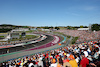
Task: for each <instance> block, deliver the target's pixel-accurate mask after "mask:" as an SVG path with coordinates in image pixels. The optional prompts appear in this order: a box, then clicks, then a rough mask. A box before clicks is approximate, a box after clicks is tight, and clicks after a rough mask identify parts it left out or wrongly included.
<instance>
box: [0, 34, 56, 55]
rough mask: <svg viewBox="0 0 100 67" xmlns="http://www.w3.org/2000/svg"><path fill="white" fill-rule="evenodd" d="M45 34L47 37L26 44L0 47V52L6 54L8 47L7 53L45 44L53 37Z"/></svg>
mask: <svg viewBox="0 0 100 67" xmlns="http://www.w3.org/2000/svg"><path fill="white" fill-rule="evenodd" d="M46 36H47V38H46V39H45V40H43V41H40V42H37V43H34V44H28V45H25V46H17V47H12V48H5V49H0V54H6V53H7V50H8V49H9V53H11V52H16V51H21V50H25V49H29V48H33V47H37V46H40V45H43V44H46V43H48V42H50V41H52V40H53V39H54V38H53V36H50V35H46Z"/></svg>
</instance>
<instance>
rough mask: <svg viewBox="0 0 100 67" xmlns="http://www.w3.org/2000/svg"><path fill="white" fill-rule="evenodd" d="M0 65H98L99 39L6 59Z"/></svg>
mask: <svg viewBox="0 0 100 67" xmlns="http://www.w3.org/2000/svg"><path fill="white" fill-rule="evenodd" d="M0 66H1V67H100V40H98V41H90V42H84V43H81V44H74V45H68V46H64V47H61V48H58V49H54V50H49V51H46V52H41V53H37V54H34V55H30V56H26V57H22V58H18V59H14V60H10V61H6V62H3V63H1V64H0Z"/></svg>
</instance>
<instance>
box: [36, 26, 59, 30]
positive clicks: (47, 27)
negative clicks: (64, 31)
mask: <svg viewBox="0 0 100 67" xmlns="http://www.w3.org/2000/svg"><path fill="white" fill-rule="evenodd" d="M37 28H43V29H57V30H59V29H60V28H59V27H53V26H51V27H49V26H45V27H37Z"/></svg>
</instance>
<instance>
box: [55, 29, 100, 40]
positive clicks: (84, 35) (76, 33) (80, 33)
mask: <svg viewBox="0 0 100 67" xmlns="http://www.w3.org/2000/svg"><path fill="white" fill-rule="evenodd" d="M57 32H61V33H64V34H66V35H69V36H73V37H79V38H78V40H77V41H76V42H84V41H88V40H96V39H100V31H95V32H94V31H86V30H57Z"/></svg>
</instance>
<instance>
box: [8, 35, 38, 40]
mask: <svg viewBox="0 0 100 67" xmlns="http://www.w3.org/2000/svg"><path fill="white" fill-rule="evenodd" d="M37 37H38V36H35V35H26V36H25V37H21V35H20V38H19V39H16V38H13V39H11V40H10V41H18V40H29V39H34V38H37Z"/></svg>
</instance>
